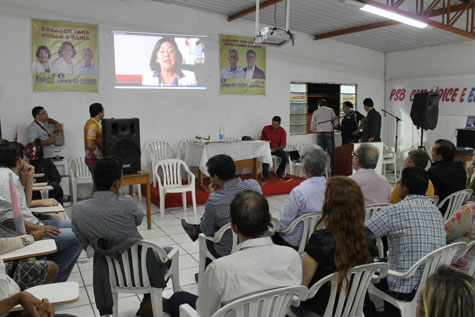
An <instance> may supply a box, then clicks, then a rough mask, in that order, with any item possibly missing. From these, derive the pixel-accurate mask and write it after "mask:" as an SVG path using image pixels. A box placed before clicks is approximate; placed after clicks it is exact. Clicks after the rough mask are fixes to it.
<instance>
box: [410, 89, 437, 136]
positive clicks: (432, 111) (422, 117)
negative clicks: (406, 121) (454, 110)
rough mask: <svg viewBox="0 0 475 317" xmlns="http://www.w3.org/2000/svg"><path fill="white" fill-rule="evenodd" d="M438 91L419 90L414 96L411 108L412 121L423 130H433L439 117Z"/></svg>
mask: <svg viewBox="0 0 475 317" xmlns="http://www.w3.org/2000/svg"><path fill="white" fill-rule="evenodd" d="M439 97H440V96H439V93H437V92H421V93H418V94H416V95H415V96H414V101H413V102H412V108H411V119H412V123H414V125H415V126H416V127H419V128H422V129H424V130H428V129H430V130H434V129H435V128H436V127H437V120H438V119H439Z"/></svg>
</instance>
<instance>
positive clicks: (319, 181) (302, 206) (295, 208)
mask: <svg viewBox="0 0 475 317" xmlns="http://www.w3.org/2000/svg"><path fill="white" fill-rule="evenodd" d="M326 164H327V159H326V156H325V152H324V151H323V150H322V149H318V148H310V149H307V151H306V152H305V153H303V155H302V171H303V173H304V174H305V176H306V177H307V179H306V180H305V181H303V182H302V183H300V185H298V186H297V187H295V188H294V189H292V191H291V192H290V195H289V198H288V199H287V201H286V202H285V203H284V205H283V206H282V210H281V211H280V213H279V215H278V216H277V219H278V220H279V224H280V229H281V230H284V229H287V228H288V227H289V226H290V224H291V223H292V222H293V221H294V220H295V219H297V218H299V217H301V216H303V215H305V214H308V213H312V212H318V211H319V212H321V211H322V206H323V197H324V194H325V183H326V179H325V177H324V176H323V173H324V172H325V167H326ZM312 230H313V228H312ZM302 233H303V224H302V223H300V224H298V226H297V227H296V228H295V230H294V231H293V232H292V233H289V234H281V233H276V234H275V235H274V236H273V237H272V240H273V241H274V243H275V244H278V245H286V246H290V247H292V248H294V249H298V247H299V244H300V240H301V238H302Z"/></svg>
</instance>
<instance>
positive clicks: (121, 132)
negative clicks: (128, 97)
mask: <svg viewBox="0 0 475 317" xmlns="http://www.w3.org/2000/svg"><path fill="white" fill-rule="evenodd" d="M102 152H103V154H104V156H107V155H115V156H118V157H120V158H121V159H122V162H123V163H124V165H123V173H124V174H135V173H137V172H138V171H140V170H141V168H140V125H139V119H137V118H131V119H114V118H112V119H102Z"/></svg>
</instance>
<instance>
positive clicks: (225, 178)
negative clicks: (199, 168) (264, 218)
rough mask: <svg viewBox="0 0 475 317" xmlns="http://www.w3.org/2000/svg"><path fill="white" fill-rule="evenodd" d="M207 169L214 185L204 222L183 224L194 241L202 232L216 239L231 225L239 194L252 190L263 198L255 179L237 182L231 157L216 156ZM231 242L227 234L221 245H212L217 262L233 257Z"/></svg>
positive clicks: (230, 235)
mask: <svg viewBox="0 0 475 317" xmlns="http://www.w3.org/2000/svg"><path fill="white" fill-rule="evenodd" d="M206 167H207V168H208V173H209V176H210V181H211V183H210V185H209V187H208V189H209V192H210V195H209V197H208V201H207V202H206V207H205V212H204V214H203V217H202V218H201V222H200V223H199V224H196V225H193V224H189V223H188V222H186V220H185V219H182V220H181V224H182V226H183V229H185V231H186V233H187V234H188V235H189V236H190V238H191V240H193V241H196V239H198V234H200V233H201V232H202V233H204V234H205V235H207V236H209V237H213V236H214V234H215V233H216V231H218V230H219V229H220V228H221V227H222V226H224V225H226V224H228V223H230V222H231V215H230V212H229V206H230V205H231V202H232V201H233V199H234V197H236V195H237V194H238V193H240V192H242V191H245V190H253V191H256V192H258V193H261V194H262V189H261V185H260V184H259V183H258V182H257V181H256V180H255V179H248V180H242V179H241V178H239V177H238V178H235V174H236V166H235V165H234V161H233V159H232V158H231V157H230V156H229V155H225V154H220V155H216V156H213V157H212V158H210V159H209V161H208V162H207V163H206ZM232 241H233V239H232V234H231V232H230V231H228V232H226V234H224V236H223V238H222V239H221V241H220V242H219V243H217V244H213V243H209V244H208V249H209V250H210V252H211V253H212V254H213V255H214V256H215V257H216V258H218V257H222V256H225V255H228V254H230V253H231V247H232Z"/></svg>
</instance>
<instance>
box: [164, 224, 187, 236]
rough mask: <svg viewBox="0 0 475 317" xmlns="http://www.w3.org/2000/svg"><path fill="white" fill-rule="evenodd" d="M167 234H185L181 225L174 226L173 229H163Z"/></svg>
mask: <svg viewBox="0 0 475 317" xmlns="http://www.w3.org/2000/svg"><path fill="white" fill-rule="evenodd" d="M161 229H162V230H163V231H164V232H165V233H166V234H168V235H170V234H175V233H183V227H182V226H181V224H180V225H178V226H172V227H163V228H161Z"/></svg>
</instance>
